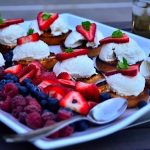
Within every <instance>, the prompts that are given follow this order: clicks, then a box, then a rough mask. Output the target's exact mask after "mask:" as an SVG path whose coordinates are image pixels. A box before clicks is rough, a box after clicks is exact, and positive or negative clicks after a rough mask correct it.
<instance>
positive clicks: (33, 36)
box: [17, 33, 40, 45]
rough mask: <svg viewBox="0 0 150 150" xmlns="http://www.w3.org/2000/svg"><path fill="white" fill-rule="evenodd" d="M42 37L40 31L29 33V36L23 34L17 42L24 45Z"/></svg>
mask: <svg viewBox="0 0 150 150" xmlns="http://www.w3.org/2000/svg"><path fill="white" fill-rule="evenodd" d="M39 39H40V37H39V34H38V33H33V34H31V35H27V36H23V37H21V38H18V39H17V44H18V45H22V44H25V43H29V42H36V41H38V40H39Z"/></svg>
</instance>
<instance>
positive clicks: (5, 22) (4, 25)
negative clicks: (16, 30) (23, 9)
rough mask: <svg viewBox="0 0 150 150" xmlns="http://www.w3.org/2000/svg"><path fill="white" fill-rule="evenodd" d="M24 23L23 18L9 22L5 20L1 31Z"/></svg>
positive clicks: (0, 26) (1, 25) (0, 25)
mask: <svg viewBox="0 0 150 150" xmlns="http://www.w3.org/2000/svg"><path fill="white" fill-rule="evenodd" d="M22 22H24V19H23V18H17V19H7V20H4V22H3V23H2V24H0V29H1V28H5V27H8V26H10V25H13V24H18V23H22Z"/></svg>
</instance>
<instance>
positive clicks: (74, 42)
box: [64, 30, 103, 48]
mask: <svg viewBox="0 0 150 150" xmlns="http://www.w3.org/2000/svg"><path fill="white" fill-rule="evenodd" d="M102 38H103V35H102V33H101V32H100V31H99V30H96V33H95V38H94V41H93V42H87V43H86V47H92V48H96V47H98V46H99V45H100V43H99V40H101V39H102ZM83 41H86V39H85V38H84V36H83V35H82V34H80V33H79V32H77V31H72V32H71V33H70V34H69V35H68V37H67V38H66V40H65V43H64V44H65V47H71V48H76V47H78V46H81V45H82V43H83Z"/></svg>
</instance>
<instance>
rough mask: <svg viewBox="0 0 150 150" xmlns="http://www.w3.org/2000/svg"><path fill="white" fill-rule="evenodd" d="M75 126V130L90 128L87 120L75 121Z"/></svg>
mask: <svg viewBox="0 0 150 150" xmlns="http://www.w3.org/2000/svg"><path fill="white" fill-rule="evenodd" d="M74 128H75V131H85V130H86V129H88V128H89V122H88V121H85V120H82V121H78V122H76V123H74Z"/></svg>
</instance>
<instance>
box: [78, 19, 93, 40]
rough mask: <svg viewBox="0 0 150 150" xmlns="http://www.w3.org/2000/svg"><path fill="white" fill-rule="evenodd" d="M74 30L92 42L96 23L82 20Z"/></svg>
mask: <svg viewBox="0 0 150 150" xmlns="http://www.w3.org/2000/svg"><path fill="white" fill-rule="evenodd" d="M76 31H77V32H79V33H80V34H82V35H83V36H84V37H85V38H86V39H87V40H88V41H89V42H93V41H94V38H95V33H96V24H95V23H90V22H89V21H86V22H82V25H77V26H76Z"/></svg>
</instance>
